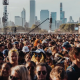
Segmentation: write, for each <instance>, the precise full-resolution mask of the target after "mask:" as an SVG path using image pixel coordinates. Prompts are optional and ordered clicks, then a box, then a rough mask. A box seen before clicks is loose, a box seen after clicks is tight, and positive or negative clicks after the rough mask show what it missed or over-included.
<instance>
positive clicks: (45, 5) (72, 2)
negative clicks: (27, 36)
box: [0, 0, 80, 21]
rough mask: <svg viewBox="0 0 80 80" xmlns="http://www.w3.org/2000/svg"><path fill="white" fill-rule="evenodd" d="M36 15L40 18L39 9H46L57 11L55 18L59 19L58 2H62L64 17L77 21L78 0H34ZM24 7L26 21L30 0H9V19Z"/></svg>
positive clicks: (19, 13) (78, 15) (28, 14)
mask: <svg viewBox="0 0 80 80" xmlns="http://www.w3.org/2000/svg"><path fill="white" fill-rule="evenodd" d="M35 1H36V16H38V19H40V10H41V9H48V10H49V11H50V12H57V20H59V19H60V2H62V3H63V11H65V17H66V18H67V19H68V21H69V16H72V17H73V20H74V21H77V20H78V19H79V17H80V0H35ZM23 8H25V9H26V21H29V18H30V10H29V9H30V0H9V6H8V13H9V20H12V21H14V16H21V11H22V9H23ZM2 15H3V5H2V0H0V17H2Z"/></svg>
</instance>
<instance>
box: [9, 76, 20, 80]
mask: <svg viewBox="0 0 80 80" xmlns="http://www.w3.org/2000/svg"><path fill="white" fill-rule="evenodd" d="M10 79H13V80H18V79H20V78H17V77H14V76H10Z"/></svg>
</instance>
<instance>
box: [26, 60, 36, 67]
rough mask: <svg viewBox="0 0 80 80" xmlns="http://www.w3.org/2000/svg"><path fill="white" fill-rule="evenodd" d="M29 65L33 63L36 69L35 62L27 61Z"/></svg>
mask: <svg viewBox="0 0 80 80" xmlns="http://www.w3.org/2000/svg"><path fill="white" fill-rule="evenodd" d="M28 63H32V64H33V65H34V66H35V67H36V64H35V62H33V61H27V62H26V64H28Z"/></svg>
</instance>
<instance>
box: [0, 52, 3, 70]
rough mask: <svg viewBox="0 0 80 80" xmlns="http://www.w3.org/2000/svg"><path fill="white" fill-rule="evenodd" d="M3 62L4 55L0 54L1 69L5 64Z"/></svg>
mask: <svg viewBox="0 0 80 80" xmlns="http://www.w3.org/2000/svg"><path fill="white" fill-rule="evenodd" d="M3 60H4V57H3V54H2V53H1V52H0V69H1V65H2V64H3Z"/></svg>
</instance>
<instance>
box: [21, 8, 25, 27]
mask: <svg viewBox="0 0 80 80" xmlns="http://www.w3.org/2000/svg"><path fill="white" fill-rule="evenodd" d="M21 18H22V26H23V27H24V26H25V23H26V10H25V9H24V8H23V10H22V12H21Z"/></svg>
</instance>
